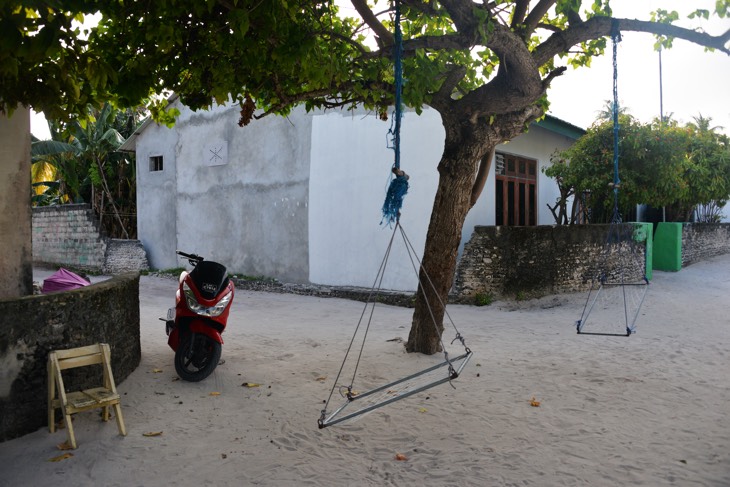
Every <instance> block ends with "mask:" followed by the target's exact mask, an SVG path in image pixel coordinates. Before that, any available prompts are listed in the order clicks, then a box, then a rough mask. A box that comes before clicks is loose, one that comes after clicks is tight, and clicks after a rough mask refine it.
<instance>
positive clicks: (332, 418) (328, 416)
mask: <svg viewBox="0 0 730 487" xmlns="http://www.w3.org/2000/svg"><path fill="white" fill-rule="evenodd" d="M398 231H400V233H401V236H402V237H403V241H404V243H405V245H406V250H407V252H408V256H409V258H410V260H411V264H412V265H413V268H414V271H415V272H416V276H419V273H418V270H419V269H423V265H422V263H421V262H420V260H418V258H417V257H415V251H414V249H413V246H412V244H411V242H410V241H409V240H408V237H407V236H406V234H405V231H404V230H403V227H402V226H401V224H400V221H399V220H398V221H396V223H395V228H394V229H393V235H392V236H391V238H390V242H389V244H388V248H387V250H386V252H385V256H384V257H383V261H382V263H381V265H380V269H379V270H378V275H377V276H376V278H375V283H374V284H373V287H372V289H371V290H370V294H369V296H368V300H367V302H366V303H365V307H364V309H363V312H362V314H361V315H360V321H359V322H358V324H357V327H356V328H355V333H354V334H353V336H352V339H351V340H350V345H349V346H348V348H347V352H346V353H345V358H344V360H343V362H342V365H341V366H340V370H339V372H338V373H337V377H336V378H335V383H334V385H333V387H332V390H331V391H330V395H329V398H328V399H327V401H326V403H325V407H324V409H322V411H321V413H320V418H319V420H318V421H317V424H318V425H319V428H320V429H322V428H326V427H327V426H332V425H335V424H338V423H342V422H343V421H347V420H349V419H353V418H355V417H357V416H360V415H363V414H366V413H369V412H371V411H373V410H375V409H378V408H381V407H383V406H386V405H388V404H391V403H393V402H395V401H399V400H401V399H405V398H407V397H410V396H412V395H414V394H418V393H420V392H423V391H425V390H427V389H431V388H433V387H436V386H438V385H441V384H443V383H445V382H449V383H450V382H451V381H452V380H454V379H456V378H458V377H459V375H460V374H461V371H462V370H463V369H464V367H465V366H466V364H467V363H468V362H469V359H471V357H472V355H473V352H472V351H471V350H470V349H469V347H467V346H466V342H465V340H464V337H463V336H462V335H461V334H460V333H459V331H458V330H457V329H456V325H455V324H454V322H453V320H451V317H450V316H449V314H448V312H446V316H447V317H448V319H449V321H450V322H451V325H452V326H453V328H454V330H456V337H455V338H454V339H453V340H452V342H451V343H453V342H455V341H459V342H460V343H461V344H462V345H463V346H464V353H463V354H462V355H459V356H458V357H456V358H453V359H450V358H449V355H448V352H447V350H446V346H445V345H444V342H443V339H441V348H442V349H443V353H444V361H443V362H441V363H440V364H437V365H434V366H431V367H428V368H427V369H424V370H422V371H420V372H416V373H414V374H411V375H409V376H407V377H403V378H401V379H397V380H395V381H393V382H390V383H388V384H385V385H382V386H378V387H376V388H374V389H371V390H369V391H367V392H363V393H354V392H353V384H354V382H355V377H356V375H357V369H358V367H359V365H360V360H361V358H362V353H363V348H364V345H365V340H366V338H367V334H368V330H369V327H370V322H371V320H372V315H373V311H374V307H375V301H374V300H373V297H374V296H375V295H376V294H377V292H378V291H380V284H381V283H382V280H383V275H384V273H385V268H386V265H387V262H388V258H389V256H390V251H391V249H392V246H393V241H394V239H395V234H396V233H397V232H398ZM416 262H418V266H416ZM424 275H426V278H427V280H428V284H429V285H431V286H432V288H433V289H434V290H435V287H434V285H433V282H432V281H431V280H430V278H428V275H427V274H426V273H425V272H424ZM419 285H420V286H423V285H424V283H423V282H421V281H420V278H419ZM439 299H440V298H439ZM371 304H372V309H371V312H370V318H369V320H368V323H367V327H366V329H365V332H364V336H363V338H362V343H361V346H360V352H359V355H358V358H357V362H356V365H355V370H354V372H353V376H352V380H351V381H350V385H348V386H346V389H347V393H346V394H343V396H344V397H345V398H346V400H345V402H344V403H343V404H342V405H340V406H339V407H338V408H336V409H335V410H334V411H332V412H331V413H329V412H328V411H327V407H328V406H329V403H330V400H331V399H332V396H333V394H334V391H335V389H337V387H338V386H337V383H338V381H339V379H340V376H341V375H342V371H343V369H344V367H345V364H346V363H347V361H348V360H347V358H348V356H349V354H350V351H351V350H352V345H353V343H354V341H355V338H356V336H357V333H358V330H359V328H360V326H361V324H362V321H363V317H364V316H365V313H366V311H367V308H368V306H370V305H371ZM442 305H443V303H442ZM427 306H428V310H429V313H430V314H431V318H432V322H433V325H434V327H436V328H437V330H438V327H437V326H436V320H435V318H434V315H433V311H432V309H431V306H430V305H428V303H427ZM439 369H444V371H445V374H444V375H443V376H442V377H439V378H437V379H435V380H433V381H431V382H428V383H426V384H424V385H421V386H419V387H416V388H414V389H412V390H409V391H407V392H404V393H402V394H397V395H394V396H392V397H389V398H388V399H385V400H383V401H379V402H377V403H376V404H373V405H369V406H365V407H363V408H360V409H357V410H356V411H354V412H352V413H349V414H345V415H344V416H339V415H340V414H341V413H342V412H343V411H344V410H345V409H346V408H347V407H348V406H350V405H351V404H355V405H357V404H359V403H358V400H361V399H363V398H367V397H371V396H373V395H375V394H377V393H379V392H383V391H388V390H390V389H392V388H393V387H394V386H396V385H399V384H403V383H405V382H408V381H410V380H413V379H415V378H418V377H421V376H424V375H426V374H429V373H431V372H434V371H437V370H439ZM452 386H453V384H452ZM343 388H345V386H340V389H343Z"/></svg>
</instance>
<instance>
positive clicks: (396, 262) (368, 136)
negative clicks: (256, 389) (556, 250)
mask: <svg viewBox="0 0 730 487" xmlns="http://www.w3.org/2000/svg"><path fill="white" fill-rule="evenodd" d="M173 106H177V107H178V108H179V109H180V110H181V115H180V117H179V118H178V121H177V123H176V124H175V126H174V127H173V128H167V127H165V126H159V125H157V124H155V123H153V122H150V121H148V122H146V123H145V124H144V125H142V127H141V128H140V129H139V130H138V131H137V132H136V133H135V134H134V135H133V136H132V137H131V138H130V139H129V140H128V141H127V142H126V143H125V144H124V146H123V147H122V149H123V150H128V151H135V152H136V155H137V218H138V234H139V239H140V240H141V241H142V243H143V244H144V246H145V248H146V249H147V253H148V257H149V260H150V265H151V266H152V267H153V268H158V269H165V268H172V267H178V266H180V265H182V264H183V263H184V262H183V261H182V260H180V259H178V258H177V256H176V255H175V249H180V250H185V251H187V252H194V253H198V254H200V255H203V256H204V257H206V258H208V259H210V260H215V261H219V262H221V263H223V264H225V265H226V266H228V268H229V271H230V272H234V273H242V274H246V275H255V276H259V275H260V276H265V277H273V278H276V279H279V280H281V281H285V282H310V283H315V284H323V285H351V286H363V287H370V286H372V285H373V281H374V279H375V276H376V274H377V272H378V269H379V267H380V264H381V262H382V260H383V256H384V253H385V250H386V247H387V245H388V241H389V240H390V237H391V234H392V231H391V229H390V228H388V227H387V226H386V225H381V223H380V222H381V207H382V205H383V201H384V199H385V193H386V190H387V187H388V184H389V180H390V168H391V166H392V164H393V151H392V150H390V149H388V147H387V132H388V129H389V127H390V123H389V122H382V121H380V120H379V119H378V117H377V116H376V115H375V114H372V113H365V112H363V111H358V112H354V113H353V112H326V113H322V112H315V113H314V114H307V113H305V112H304V110H303V109H297V110H295V111H294V112H293V113H292V115H290V116H289V117H287V118H281V117H274V116H270V117H265V118H263V119H261V120H255V121H253V122H252V123H251V124H250V125H248V126H246V127H239V126H238V123H237V122H238V119H239V110H240V109H239V107H238V106H237V105H233V106H218V107H215V108H213V109H211V110H209V111H199V112H193V111H191V110H190V109H188V108H187V107H184V106H182V105H181V104H180V102H179V100H176V101H174V102H173ZM582 133H583V131H582V129H580V128H578V127H575V126H573V125H570V124H568V123H566V122H563V121H561V120H558V119H556V118H552V117H548V118H546V119H545V120H543V121H542V122H540V123H537V124H533V126H532V127H531V129H530V131H529V132H528V133H527V134H524V135H521V136H519V137H517V138H516V139H514V140H513V141H512V142H510V143H509V144H505V145H502V146H500V147H498V149H497V161H496V163H494V164H492V168H491V172H490V175H489V179H488V180H487V183H486V186H485V189H484V192H483V194H482V196H481V198H480V200H479V201H478V202H477V204H476V206H475V207H474V208H473V209H472V210H471V212H470V213H469V215H468V217H467V220H466V222H465V225H464V234H463V238H462V244H463V243H464V242H466V241H467V240H468V239H469V237H470V235H471V232H472V229H473V227H474V226H475V225H495V224H524V225H530V224H531V225H535V224H538V225H544V224H553V223H555V222H554V219H553V216H552V214H551V213H550V211H549V209H548V208H547V206H546V203H550V204H554V202H555V200H556V198H557V197H558V189H557V186H556V185H555V182H554V181H552V180H551V179H550V178H547V177H546V176H545V175H544V174H542V172H541V170H540V169H541V168H542V167H543V166H545V165H547V164H550V156H551V154H553V152H555V151H556V150H562V149H565V148H567V147H569V146H570V145H571V144H572V143H573V141H574V140H575V139H576V138H577V137H579V136H580V135H582ZM443 146H444V129H443V127H442V124H441V119H440V116H439V114H438V113H437V112H436V111H435V110H432V109H426V110H425V111H424V112H423V114H422V115H420V116H419V115H417V114H415V112H407V113H406V114H405V116H404V119H403V123H402V129H401V168H402V169H403V170H405V171H406V172H407V173H408V174H409V175H410V189H409V192H408V194H407V196H406V197H405V200H404V204H403V209H402V216H401V223H402V226H403V228H404V229H405V231H406V233H407V235H408V238H409V240H410V241H411V243H412V244H413V246H414V247H415V248H416V250H417V252H418V253H419V254H420V253H421V252H422V250H423V247H424V243H425V238H426V230H427V227H428V223H429V219H430V214H431V208H432V204H433V199H434V195H435V192H436V185H437V179H438V173H437V171H436V167H437V165H438V162H439V160H440V158H441V154H442V152H443ZM418 258H420V255H419V256H418ZM416 284H417V279H416V276H415V274H414V272H413V269H412V266H411V263H410V261H409V260H408V258H407V256H406V254H405V249H404V248H402V246H401V247H398V246H394V248H393V253H392V255H391V257H390V259H389V264H388V269H387V272H386V274H385V278H384V281H383V288H386V289H397V290H414V289H415V288H416Z"/></svg>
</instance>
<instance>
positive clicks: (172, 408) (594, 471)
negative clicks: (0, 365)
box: [0, 255, 730, 486]
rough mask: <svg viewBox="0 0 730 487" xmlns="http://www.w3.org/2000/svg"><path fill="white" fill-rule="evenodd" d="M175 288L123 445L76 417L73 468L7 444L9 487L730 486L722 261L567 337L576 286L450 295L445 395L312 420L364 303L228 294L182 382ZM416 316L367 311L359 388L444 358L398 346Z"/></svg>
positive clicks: (149, 312) (728, 259) (148, 326)
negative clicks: (218, 335)
mask: <svg viewBox="0 0 730 487" xmlns="http://www.w3.org/2000/svg"><path fill="white" fill-rule="evenodd" d="M175 285H176V283H175V281H172V280H165V279H160V278H153V277H142V279H141V284H140V301H141V311H142V313H141V316H142V320H141V321H142V323H141V328H142V362H141V364H140V366H139V368H138V369H137V370H136V371H135V372H134V373H133V374H132V375H131V376H130V377H129V378H128V379H126V380H125V381H124V382H123V383H121V384H120V385H119V389H120V392H121V393H122V394H123V411H124V419H125V422H126V425H127V429H128V436H126V437H121V436H119V435H118V434H117V429H116V425H115V424H114V422H110V423H102V422H101V421H99V418H98V416H97V415H96V413H85V414H80V415H77V416H78V417H77V418H76V420H75V422H74V424H75V429H76V436H77V440H78V443H79V448H78V449H77V450H75V451H73V452H72V453H73V456H72V457H69V458H67V459H65V460H62V461H58V462H51V461H49V460H50V459H52V458H54V457H57V456H58V455H61V454H62V453H63V452H61V451H59V450H58V449H57V445H58V444H59V443H62V442H63V441H64V440H65V431H64V430H61V431H58V432H56V433H55V434H50V433H48V430H47V429H39V430H38V431H36V432H34V433H31V434H29V435H26V436H24V437H22V438H18V439H15V440H12V441H7V442H4V443H0V485H2V486H35V485H56V486H64V485H95V486H96V485H104V486H114V485H119V486H157V485H185V486H187V485H237V486H238V485H267V486H289V485H297V486H300V485H313V486H330V485H332V486H334V485H337V486H348V485H352V486H359V485H366V486H367V485H378V486H380V485H397V486H405V485H428V486H431V485H433V486H450V485H474V486H492V485H495V486H497V485H500V486H501V485H514V486H517V485H520V486H571V485H576V486H588V485H590V486H604V485H605V486H618V485H646V486H663V485H676V486H728V485H730V306H729V305H730V297H729V296H730V255H726V256H722V257H718V258H715V259H712V260H709V261H706V262H702V263H698V264H694V265H691V266H689V267H687V268H685V269H683V270H682V271H681V272H678V273H663V272H655V274H654V280H653V282H652V284H651V286H650V289H649V293H648V295H647V297H646V300H645V303H644V306H643V308H642V311H641V316H640V319H639V322H638V326H637V333H636V334H635V335H633V336H631V337H630V338H625V337H588V336H579V335H576V333H575V329H574V326H573V323H574V321H575V320H576V319H577V318H578V317H579V316H580V313H581V310H582V307H583V303H584V295H561V296H550V297H546V298H542V299H540V300H533V301H529V302H523V303H519V305H515V304H514V303H506V302H497V303H494V304H492V305H491V306H488V307H470V306H450V307H449V313H450V315H451V317H452V318H453V320H454V322H455V323H456V325H457V327H458V328H459V331H460V332H461V333H462V334H463V335H464V336H465V337H466V340H467V343H468V345H469V347H470V348H471V349H472V350H473V351H474V352H475V355H474V358H473V359H472V361H471V362H470V363H469V365H467V367H466V368H465V370H464V372H463V373H462V375H461V377H459V379H457V380H456V381H454V385H455V386H456V388H455V389H454V388H452V387H451V386H449V385H448V384H444V385H440V386H438V387H435V388H433V389H430V390H429V391H427V392H424V393H422V394H419V395H416V396H413V397H410V398H407V399H404V400H402V401H398V402H396V403H394V404H391V405H389V406H386V407H383V408H381V409H379V410H377V411H375V412H373V413H371V414H369V415H367V416H366V417H364V418H362V419H361V420H359V421H357V422H354V423H353V424H347V425H336V426H331V427H329V428H325V429H321V430H320V429H318V428H317V419H318V418H319V414H320V410H321V409H322V407H323V401H324V400H326V399H327V397H328V396H329V393H330V390H331V389H332V386H333V383H334V378H335V376H336V375H337V371H338V369H339V367H340V364H341V362H342V359H343V357H344V353H345V350H346V348H347V345H348V343H349V341H350V338H351V337H352V334H353V332H354V329H355V326H356V325H357V322H358V319H359V317H360V314H361V313H362V311H363V304H362V303H358V302H352V301H346V300H339V299H322V298H313V297H306V296H296V295H285V294H269V293H258V292H243V291H241V292H238V293H237V295H236V298H235V302H234V305H233V309H232V312H231V320H230V321H229V326H228V329H227V330H226V332H225V334H224V339H225V341H226V343H225V345H224V348H223V359H224V360H225V362H224V363H223V364H221V365H220V366H219V367H218V368H217V370H216V371H215V372H214V374H213V375H212V376H210V377H209V378H208V379H206V380H205V381H203V382H201V383H186V382H183V381H180V380H177V377H176V374H175V370H174V366H173V352H172V351H171V350H170V349H169V348H168V346H167V343H166V336H165V333H164V330H163V327H164V325H163V323H162V322H160V321H158V317H160V316H163V315H164V313H165V311H166V309H167V308H168V307H169V306H170V305H171V302H172V300H173V295H174V291H175ZM411 313H412V311H411V310H408V309H402V308H395V307H389V306H378V307H377V308H376V310H375V313H374V319H373V325H372V327H371V330H370V336H369V337H368V340H367V342H366V349H365V353H364V356H363V359H362V362H361V364H360V368H359V371H360V374H359V375H358V380H360V377H361V376H362V380H363V381H364V382H365V383H380V382H382V383H386V382H389V381H390V380H392V379H396V378H399V377H402V376H404V375H406V374H407V373H409V372H411V371H415V370H418V369H420V368H423V367H425V366H426V365H427V364H433V363H438V362H439V361H440V360H441V358H442V357H425V356H417V355H409V354H406V353H404V351H403V346H402V343H399V341H398V340H395V341H390V340H392V339H394V338H397V337H402V338H406V337H407V335H408V329H409V326H410V320H411ZM452 337H453V332H452V330H451V329H447V331H446V333H445V335H444V338H445V339H448V340H449V341H450V340H451V338H452ZM456 351H457V352H458V349H457V350H456ZM323 378H324V379H323ZM340 382H342V383H348V382H349V378H348V379H347V380H342V381H340ZM245 383H247V384H249V385H250V384H258V386H256V387H246V386H244V385H243V384H245ZM212 393H219V394H212ZM335 396H336V397H335V398H334V399H333V401H332V404H334V403H337V404H339V402H340V398H339V395H337V393H335ZM533 397H534V398H535V400H536V401H539V403H540V404H539V406H538V407H535V406H533V405H531V400H532V398H533ZM329 409H332V407H331V406H330V408H329ZM151 432H162V434H160V435H159V436H151V437H149V436H144V434H145V433H151ZM397 454H401V455H403V457H405V460H397V459H396V455H397Z"/></svg>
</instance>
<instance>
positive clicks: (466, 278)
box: [454, 223, 652, 299]
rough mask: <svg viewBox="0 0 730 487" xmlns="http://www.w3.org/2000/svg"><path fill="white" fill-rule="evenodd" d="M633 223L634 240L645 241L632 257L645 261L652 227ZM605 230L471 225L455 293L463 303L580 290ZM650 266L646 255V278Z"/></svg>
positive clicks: (600, 227)
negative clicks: (478, 298)
mask: <svg viewBox="0 0 730 487" xmlns="http://www.w3.org/2000/svg"><path fill="white" fill-rule="evenodd" d="M637 225H638V227H639V228H640V231H638V232H637V238H638V239H644V242H642V243H641V245H639V246H638V247H639V255H637V256H636V257H635V258H636V259H637V260H639V261H644V256H645V253H646V252H651V237H652V232H651V231H649V229H650V227H651V224H650V223H642V224H637ZM608 231H609V225H541V226H536V227H506V226H478V227H475V228H474V233H473V234H472V236H471V239H470V240H469V242H467V244H466V245H465V246H464V252H463V254H462V257H461V259H460V261H459V264H458V266H457V270H456V278H455V281H454V291H455V294H456V295H457V296H459V297H460V298H462V299H463V298H469V297H474V296H476V295H477V294H491V295H492V296H494V297H497V296H504V297H511V298H514V297H515V296H517V295H520V296H521V297H525V298H528V297H538V296H544V295H547V294H557V293H565V292H576V291H584V290H586V289H587V287H588V286H589V285H590V281H591V278H592V276H593V275H594V274H595V264H596V261H597V258H598V257H599V256H600V255H601V252H602V251H603V249H604V247H605V244H606V238H607V235H608ZM647 240H648V242H649V244H648V245H646V243H645V242H646V241H647ZM647 249H648V250H647ZM650 264H651V256H649V264H648V265H647V266H646V269H645V272H646V275H647V277H649V278H651V265H650Z"/></svg>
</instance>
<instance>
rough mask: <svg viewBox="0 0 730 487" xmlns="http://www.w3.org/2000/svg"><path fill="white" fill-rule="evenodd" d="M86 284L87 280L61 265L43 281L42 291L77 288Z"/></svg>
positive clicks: (51, 291)
mask: <svg viewBox="0 0 730 487" xmlns="http://www.w3.org/2000/svg"><path fill="white" fill-rule="evenodd" d="M88 285H89V281H87V280H86V279H84V278H83V277H81V276H79V275H78V274H74V273H73V272H71V271H69V270H67V269H64V268H63V267H61V268H60V269H58V271H57V272H55V273H54V274H53V275H51V276H50V277H49V278H48V279H45V280H44V281H43V290H42V292H43V294H46V293H53V292H59V291H71V290H72V289H78V288H80V287H84V286H88Z"/></svg>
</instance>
